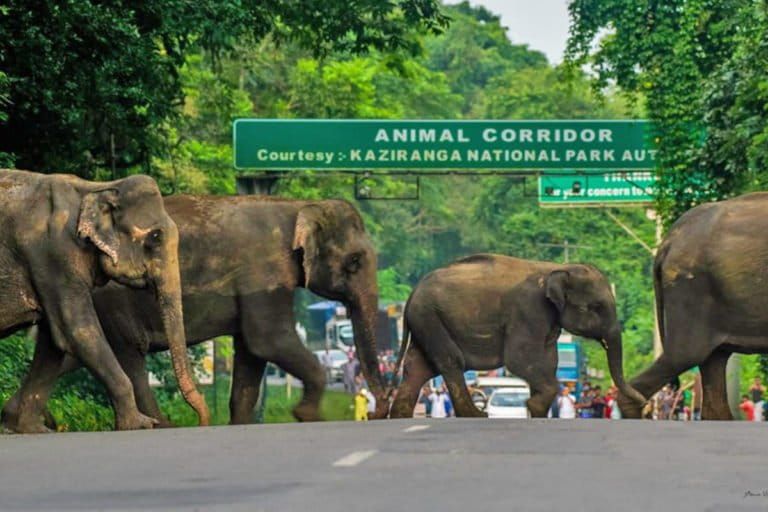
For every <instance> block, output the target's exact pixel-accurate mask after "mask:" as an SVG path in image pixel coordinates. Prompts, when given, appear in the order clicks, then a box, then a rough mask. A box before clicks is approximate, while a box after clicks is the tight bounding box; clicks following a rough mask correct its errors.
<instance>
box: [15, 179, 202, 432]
mask: <svg viewBox="0 0 768 512" xmlns="http://www.w3.org/2000/svg"><path fill="white" fill-rule="evenodd" d="M0 192H1V193H0V226H3V228H2V231H1V232H0V337H3V336H5V335H8V334H10V333H12V332H14V331H15V330H17V329H19V328H22V327H25V326H29V325H32V324H36V323H38V324H40V329H39V331H40V337H39V341H38V344H37V346H36V349H35V359H34V361H33V363H32V368H31V370H30V374H29V376H28V377H27V379H26V381H25V382H24V385H23V387H22V389H21V390H20V391H19V393H17V396H16V403H17V404H19V411H9V413H8V414H4V415H3V421H4V423H5V424H6V425H7V426H8V427H9V428H11V429H13V430H16V431H19V432H42V431H45V428H44V427H43V426H42V425H41V424H40V422H39V417H40V414H41V413H42V411H43V408H44V406H45V401H46V400H47V397H48V396H49V394H50V392H51V389H52V386H53V385H54V383H55V379H56V376H57V371H56V368H57V366H58V364H59V363H60V362H61V360H62V358H63V357H64V354H71V355H73V356H75V357H77V358H78V359H79V360H81V361H82V362H83V363H84V364H85V365H86V366H87V367H88V368H89V369H90V370H91V371H92V372H93V373H94V374H95V375H96V376H97V377H98V378H99V379H100V380H101V381H102V382H103V383H104V384H105V386H106V387H107V389H108V391H109V393H110V395H111V397H112V400H113V403H114V404H115V409H116V414H115V424H116V427H117V428H118V429H134V428H148V427H151V426H152V425H153V424H154V423H155V420H153V419H152V418H151V417H149V416H146V415H144V414H142V413H140V412H139V410H138V408H137V406H136V402H135V398H134V390H133V387H132V385H131V382H130V380H129V379H128V377H127V376H126V374H125V372H124V371H123V370H122V369H121V368H120V366H119V364H118V361H117V359H116V358H115V355H114V354H113V352H112V351H111V350H110V348H109V346H108V344H107V342H106V340H105V338H104V334H103V332H102V328H101V325H100V322H99V320H98V317H97V314H96V311H95V309H94V303H93V300H92V298H91V292H92V291H93V290H94V289H95V288H96V287H97V286H99V285H102V284H104V283H105V282H107V281H109V280H115V281H119V282H121V283H125V284H126V285H128V286H132V287H136V288H147V289H149V290H151V295H152V297H151V300H150V301H149V302H150V303H151V305H150V306H148V307H150V308H151V309H152V310H153V312H154V314H156V315H157V316H158V318H160V319H161V322H160V326H159V328H158V329H159V331H160V332H162V333H164V335H165V336H166V337H167V338H168V339H169V340H170V343H171V346H172V348H173V351H174V352H175V353H176V354H177V356H176V357H174V369H175V370H176V373H177V376H178V378H179V382H180V383H181V385H182V388H183V389H184V390H185V396H186V397H187V398H188V400H189V401H190V403H191V404H193V405H194V406H195V407H196V409H197V410H198V413H199V414H200V416H201V420H202V419H204V418H205V417H206V416H207V409H206V408H205V403H204V402H203V401H202V397H201V396H200V395H199V393H197V390H196V389H195V387H194V382H193V381H192V378H191V371H190V367H189V361H188V358H187V357H186V352H185V346H186V343H185V340H184V330H183V315H182V311H181V287H180V282H179V278H178V276H179V267H178V254H177V244H178V232H177V230H176V225H175V224H174V223H173V221H172V220H171V218H170V217H169V216H168V214H167V213H166V211H165V209H164V208H163V201H162V198H161V196H160V191H159V189H158V188H157V184H156V183H155V182H154V180H152V179H151V178H149V177H147V176H132V177H130V178H126V179H123V180H118V181H112V182H104V183H96V182H89V181H84V180H81V179H79V178H76V177H74V176H66V175H43V174H36V173H31V172H25V171H14V170H0ZM179 354H181V357H179V356H178V355H179Z"/></svg>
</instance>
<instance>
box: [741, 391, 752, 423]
mask: <svg viewBox="0 0 768 512" xmlns="http://www.w3.org/2000/svg"><path fill="white" fill-rule="evenodd" d="M739 409H741V410H742V411H744V416H745V417H746V420H747V421H754V420H755V404H753V403H752V400H750V399H749V395H741V404H739Z"/></svg>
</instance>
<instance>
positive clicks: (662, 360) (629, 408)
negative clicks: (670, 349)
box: [616, 338, 696, 418]
mask: <svg viewBox="0 0 768 512" xmlns="http://www.w3.org/2000/svg"><path fill="white" fill-rule="evenodd" d="M694 339H695V338H694ZM695 364H696V362H691V361H690V360H688V359H681V358H678V357H672V356H671V355H670V354H668V353H667V352H664V353H662V354H661V356H660V357H659V358H658V359H656V361H654V362H653V364H652V365H651V366H650V367H649V368H648V369H647V370H645V371H644V372H642V373H641V374H640V375H638V376H637V377H635V378H634V379H632V380H631V381H630V385H631V386H632V387H633V388H635V389H636V390H637V391H639V392H640V394H641V395H643V396H644V397H645V398H646V399H648V398H650V397H651V396H653V394H654V393H656V392H657V391H658V390H660V389H661V388H662V387H663V386H664V384H666V383H668V382H669V381H671V380H672V379H674V378H675V377H677V376H678V375H680V374H681V373H683V372H684V371H685V370H687V369H688V368H690V367H692V366H694V365H695ZM616 400H617V402H618V404H619V409H620V410H621V416H622V418H640V417H641V416H642V410H643V404H639V403H637V402H636V401H635V400H632V399H631V398H629V397H627V396H625V395H624V394H623V393H621V392H619V394H618V396H617V398H616Z"/></svg>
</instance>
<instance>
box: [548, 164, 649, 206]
mask: <svg viewBox="0 0 768 512" xmlns="http://www.w3.org/2000/svg"><path fill="white" fill-rule="evenodd" d="M655 183H656V175H655V173H654V172H651V171H626V172H612V173H604V172H599V171H593V172H583V173H579V174H576V173H571V174H564V173H560V174H543V175H540V176H539V203H540V204H541V206H595V205H606V206H609V205H620V204H625V205H630V204H631V205H640V204H649V203H651V202H652V201H653V192H654V186H655Z"/></svg>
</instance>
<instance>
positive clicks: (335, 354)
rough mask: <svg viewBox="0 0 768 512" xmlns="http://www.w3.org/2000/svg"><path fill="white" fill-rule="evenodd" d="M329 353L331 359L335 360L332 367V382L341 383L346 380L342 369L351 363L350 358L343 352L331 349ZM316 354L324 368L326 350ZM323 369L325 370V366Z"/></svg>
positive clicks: (316, 351) (317, 351) (315, 352)
mask: <svg viewBox="0 0 768 512" xmlns="http://www.w3.org/2000/svg"><path fill="white" fill-rule="evenodd" d="M329 352H330V353H331V359H332V360H333V365H332V366H331V380H334V381H337V382H341V381H342V380H343V379H344V370H343V369H342V366H344V363H346V362H347V361H349V356H348V355H347V354H346V352H344V351H343V350H338V349H331V350H329ZM314 354H315V356H316V357H317V360H318V361H320V365H321V366H323V356H324V354H325V350H315V351H314ZM323 369H325V366H323Z"/></svg>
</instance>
